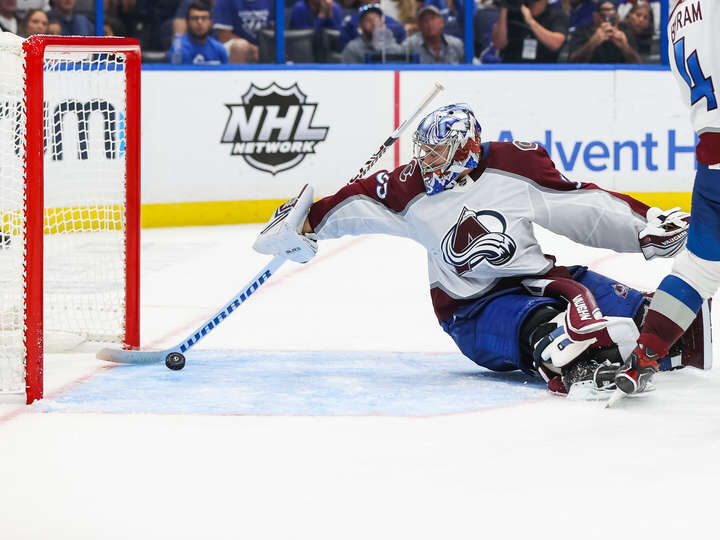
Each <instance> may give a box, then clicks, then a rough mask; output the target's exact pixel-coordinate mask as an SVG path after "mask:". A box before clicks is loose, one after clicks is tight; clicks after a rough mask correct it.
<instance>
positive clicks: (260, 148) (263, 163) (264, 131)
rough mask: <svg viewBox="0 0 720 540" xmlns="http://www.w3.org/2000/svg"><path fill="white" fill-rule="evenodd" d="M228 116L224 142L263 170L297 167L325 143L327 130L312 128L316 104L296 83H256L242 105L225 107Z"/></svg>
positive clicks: (276, 171) (232, 153) (244, 96)
mask: <svg viewBox="0 0 720 540" xmlns="http://www.w3.org/2000/svg"><path fill="white" fill-rule="evenodd" d="M225 106H226V107H227V108H228V109H229V116H228V121H227V124H226V125H225V131H224V132H223V136H222V140H221V141H220V142H221V143H227V144H230V145H232V150H231V151H230V155H233V156H242V157H243V158H244V159H245V161H247V163H248V164H249V165H250V166H252V167H255V168H256V169H259V170H261V171H265V172H269V173H271V174H277V173H279V172H282V171H286V170H288V169H291V168H292V167H295V166H296V165H298V164H299V163H300V162H301V161H302V160H303V159H304V158H305V156H306V155H307V154H314V153H315V146H316V145H317V144H318V143H319V142H322V141H324V140H325V137H327V132H328V127H320V126H313V125H312V120H313V116H315V109H316V108H317V103H308V102H307V96H306V95H305V94H303V93H302V91H301V90H300V88H299V87H298V85H297V83H295V84H294V85H292V86H291V87H290V88H283V87H281V86H278V85H277V84H275V83H272V84H271V85H270V86H268V87H267V88H258V87H257V86H255V85H254V84H251V85H250V89H249V90H248V91H247V92H246V93H245V95H243V97H242V103H239V104H226V105H225Z"/></svg>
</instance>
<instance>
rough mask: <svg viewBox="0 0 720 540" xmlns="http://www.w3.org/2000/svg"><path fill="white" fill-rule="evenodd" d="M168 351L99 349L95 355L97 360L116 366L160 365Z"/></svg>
mask: <svg viewBox="0 0 720 540" xmlns="http://www.w3.org/2000/svg"><path fill="white" fill-rule="evenodd" d="M168 352H169V351H130V350H123V349H100V350H99V351H98V352H97V354H96V355H95V357H96V358H98V359H99V360H105V361H106V362H115V363H116V364H160V363H162V362H164V361H165V356H167V354H168Z"/></svg>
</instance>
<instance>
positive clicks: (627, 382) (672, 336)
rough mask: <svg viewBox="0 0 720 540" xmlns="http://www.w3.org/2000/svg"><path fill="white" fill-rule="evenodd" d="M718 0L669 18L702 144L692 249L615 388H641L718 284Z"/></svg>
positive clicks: (677, 1)
mask: <svg viewBox="0 0 720 540" xmlns="http://www.w3.org/2000/svg"><path fill="white" fill-rule="evenodd" d="M718 28H720V5H718V2H717V0H673V2H671V9H670V17H669V19H668V23H667V31H668V36H669V38H670V39H669V40H668V48H669V51H668V52H669V58H670V66H671V68H672V72H673V74H674V75H675V80H676V81H677V83H678V84H679V85H680V91H681V93H682V96H683V101H684V102H685V104H686V105H688V106H689V107H690V119H691V121H692V124H693V128H694V129H695V131H696V132H697V134H698V136H699V138H700V141H699V142H698V144H697V147H696V149H695V154H696V157H697V161H698V168H697V173H696V174H695V184H694V186H693V194H692V224H691V225H690V230H689V232H688V239H687V249H686V250H684V251H682V252H681V253H680V254H679V255H678V256H677V258H676V259H675V262H674V264H673V268H672V271H671V273H670V274H669V275H668V276H667V277H665V279H663V281H662V282H661V283H660V285H659V286H658V290H657V292H656V293H655V295H654V297H653V300H652V302H651V304H650V310H649V312H648V315H647V319H646V321H645V324H644V325H643V327H642V332H641V334H640V338H639V339H638V345H637V347H636V348H635V350H634V351H633V353H632V355H631V356H630V357H629V358H628V359H627V361H626V363H625V364H624V365H623V367H622V369H621V370H620V371H619V373H618V374H617V376H616V377H615V381H616V383H617V386H618V388H620V390H622V391H623V392H625V393H627V394H630V393H633V392H640V391H642V390H643V389H644V388H645V386H646V384H647V383H648V381H649V380H650V379H651V378H652V376H653V374H654V373H655V372H656V371H657V370H658V361H659V360H660V359H661V358H662V357H663V356H665V355H666V354H667V351H668V350H669V349H670V347H671V345H672V344H673V343H675V341H676V340H677V339H678V338H679V337H680V336H681V335H682V334H683V333H684V332H685V331H686V330H687V328H688V327H689V326H690V324H691V323H692V322H693V320H694V319H695V314H696V313H697V312H698V310H699V309H700V307H701V305H702V303H703V299H707V298H711V297H712V296H713V294H714V293H715V291H716V290H717V288H718V285H720V108H718V97H720V96H719V94H718V88H719V86H718V85H720V45H719V44H718Z"/></svg>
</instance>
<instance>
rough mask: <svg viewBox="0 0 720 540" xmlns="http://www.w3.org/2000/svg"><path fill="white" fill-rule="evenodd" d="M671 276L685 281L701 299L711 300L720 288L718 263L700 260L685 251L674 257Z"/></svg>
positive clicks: (719, 267) (719, 266)
mask: <svg viewBox="0 0 720 540" xmlns="http://www.w3.org/2000/svg"><path fill="white" fill-rule="evenodd" d="M671 274H673V275H675V276H677V277H679V278H680V279H682V280H683V281H685V282H686V283H687V284H688V285H690V286H691V287H692V288H693V289H695V290H696V291H697V292H698V294H699V295H700V296H702V297H703V298H712V296H713V295H714V294H715V291H716V290H717V288H718V286H720V261H708V260H705V259H701V258H700V257H698V256H697V255H695V254H694V253H692V252H691V251H690V250H688V249H685V250H683V251H681V252H680V254H679V255H678V256H677V257H675V262H674V263H673V268H672V272H671Z"/></svg>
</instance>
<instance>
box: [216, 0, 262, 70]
mask: <svg viewBox="0 0 720 540" xmlns="http://www.w3.org/2000/svg"><path fill="white" fill-rule="evenodd" d="M213 19H214V20H215V24H214V28H215V31H216V32H217V37H218V40H220V42H221V43H223V44H224V46H225V49H226V50H227V51H228V53H229V54H230V62H231V63H233V64H247V63H250V62H257V61H258V46H257V42H258V33H259V32H260V30H262V29H263V28H267V27H268V26H271V25H273V24H274V23H275V0H217V1H216V2H215V8H214V9H213Z"/></svg>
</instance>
